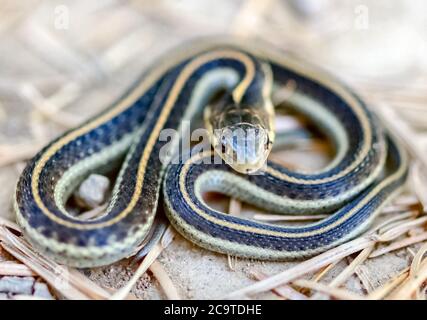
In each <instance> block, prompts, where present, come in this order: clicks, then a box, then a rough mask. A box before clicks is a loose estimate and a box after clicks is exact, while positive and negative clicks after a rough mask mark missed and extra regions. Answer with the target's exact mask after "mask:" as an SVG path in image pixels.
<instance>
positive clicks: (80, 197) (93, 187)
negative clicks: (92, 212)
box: [74, 174, 110, 209]
mask: <svg viewBox="0 0 427 320" xmlns="http://www.w3.org/2000/svg"><path fill="white" fill-rule="evenodd" d="M109 187H110V180H109V179H108V178H107V177H105V176H102V175H100V174H91V175H90V176H89V177H88V178H87V179H86V180H84V181H83V182H82V184H81V185H80V187H79V189H78V190H77V192H75V194H74V199H75V200H76V202H77V204H78V205H79V206H81V207H83V208H86V209H94V208H96V207H99V206H100V205H101V204H102V203H103V202H104V200H105V197H106V195H107V192H108V188H109Z"/></svg>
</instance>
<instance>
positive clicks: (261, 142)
mask: <svg viewBox="0 0 427 320" xmlns="http://www.w3.org/2000/svg"><path fill="white" fill-rule="evenodd" d="M214 134H215V136H216V137H215V138H216V139H215V140H216V141H217V143H216V145H215V151H216V152H217V153H218V154H219V155H220V156H221V158H222V159H223V160H224V161H225V162H226V163H227V164H228V165H229V166H231V167H232V168H233V169H234V170H236V171H237V172H240V173H243V174H250V173H255V172H257V171H258V170H259V169H261V168H262V167H263V166H264V165H265V162H266V160H267V157H268V155H269V153H270V151H271V145H272V142H271V140H270V138H269V133H268V130H267V129H265V128H263V127H261V126H260V125H254V124H251V123H247V122H242V123H239V124H236V125H231V126H227V127H225V128H222V129H219V130H215V133H214Z"/></svg>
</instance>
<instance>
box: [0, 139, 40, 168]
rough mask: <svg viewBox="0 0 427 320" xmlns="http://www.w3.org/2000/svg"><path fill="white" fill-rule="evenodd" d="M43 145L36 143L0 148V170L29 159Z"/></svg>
mask: <svg viewBox="0 0 427 320" xmlns="http://www.w3.org/2000/svg"><path fill="white" fill-rule="evenodd" d="M43 145H44V143H43V142H38V141H37V142H34V143H32V144H28V145H27V144H25V145H19V146H4V145H3V146H0V168H1V167H5V166H8V165H11V164H14V163H16V162H19V161H23V160H27V159H29V158H31V157H32V156H34V155H35V154H36V153H37V151H39V150H40V149H41V147H42V146H43Z"/></svg>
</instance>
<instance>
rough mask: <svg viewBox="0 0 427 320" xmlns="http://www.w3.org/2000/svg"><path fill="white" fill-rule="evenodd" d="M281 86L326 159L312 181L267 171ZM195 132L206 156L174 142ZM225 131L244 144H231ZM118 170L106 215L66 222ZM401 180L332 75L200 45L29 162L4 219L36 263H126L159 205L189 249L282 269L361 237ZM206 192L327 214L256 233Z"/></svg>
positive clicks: (399, 150) (219, 43) (261, 47)
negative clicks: (321, 143)
mask: <svg viewBox="0 0 427 320" xmlns="http://www.w3.org/2000/svg"><path fill="white" fill-rule="evenodd" d="M289 81H292V82H293V83H294V84H295V88H294V90H292V92H290V93H289V94H288V95H287V98H286V103H285V108H289V109H292V110H293V111H295V112H298V113H300V114H302V115H304V116H305V117H307V118H308V119H310V121H311V122H313V124H314V125H315V126H316V127H318V128H319V129H320V130H321V131H322V132H324V133H325V135H326V136H327V137H328V139H330V141H331V143H332V145H333V146H334V148H335V151H336V152H335V156H334V157H333V159H332V160H331V161H330V163H329V164H328V165H326V166H325V167H324V168H322V169H319V170H317V171H314V172H301V171H297V170H292V169H290V168H287V167H285V166H284V165H282V164H281V163H279V162H277V161H274V160H270V159H269V158H268V154H269V152H270V150H271V148H272V146H274V145H275V142H274V141H275V137H276V136H277V139H276V140H278V137H279V136H278V135H277V134H276V133H275V125H274V121H275V118H276V116H275V115H276V110H278V108H279V105H277V104H275V103H274V102H273V100H274V99H273V98H274V94H275V92H279V91H280V90H282V89H283V88H284V87H286V84H287V83H289ZM194 119H196V120H197V119H202V121H204V123H205V124H204V125H205V127H206V130H204V131H203V132H207V135H208V139H209V142H210V143H209V144H207V145H206V144H197V143H196V144H194V143H193V144H192V145H194V147H191V146H189V145H188V143H187V142H186V143H184V142H185V140H186V139H184V138H185V136H188V132H190V128H191V127H192V126H193V125H194V123H197V121H198V120H197V121H196V120H194ZM224 128H226V129H236V128H237V129H242V130H243V131H244V132H249V129H250V130H252V133H253V135H252V136H251V137H250V138H247V136H244V137H243V138H242V137H237V138H236V137H235V136H233V135H232V136H227V135H225V134H224ZM232 131H233V130H232ZM194 132H195V131H194ZM196 136H197V134H196ZM187 138H188V137H187ZM199 138H200V137H196V139H199ZM284 139H285V140H286V135H285V136H284ZM187 140H188V139H187ZM249 142H250V143H249ZM185 144H187V145H185ZM249 145H250V146H249ZM248 146H249V147H248ZM239 159H240V160H239ZM117 163H119V164H120V168H119V170H118V175H117V178H116V181H115V184H114V187H113V189H112V191H111V197H110V199H109V201H108V206H107V209H106V210H105V212H104V213H103V214H101V215H100V216H98V217H95V218H92V219H89V220H83V219H81V218H79V216H78V215H74V214H72V213H71V212H70V210H69V208H68V207H67V200H68V199H69V198H70V197H71V195H72V193H73V190H75V189H76V188H77V187H78V185H79V184H80V183H81V182H82V181H83V180H84V179H85V178H87V177H88V175H89V174H91V173H93V172H105V171H108V170H111V168H112V167H113V166H117ZM407 168H408V160H407V155H406V152H405V150H404V148H403V147H402V146H401V144H400V143H399V142H398V140H397V139H396V138H395V137H394V136H393V135H392V133H390V132H389V131H387V129H386V128H385V126H383V124H382V123H381V121H380V120H379V118H378V117H377V116H376V115H375V113H374V112H373V111H372V110H371V109H370V108H369V107H368V106H367V105H366V103H365V102H364V101H363V100H362V99H361V98H360V97H359V96H358V95H356V94H355V93H354V92H353V91H352V90H351V89H350V88H349V87H347V86H346V85H345V84H343V82H342V81H341V80H338V79H336V78H335V77H334V76H332V75H330V73H329V72H327V71H324V70H323V69H321V68H319V67H317V66H314V65H312V64H311V63H309V62H307V61H304V60H303V59H301V58H299V57H298V55H297V54H295V53H292V52H284V51H282V50H280V49H277V48H275V47H274V46H273V45H271V44H268V43H264V42H260V41H240V40H236V39H232V40H225V39H201V40H200V39H199V40H194V41H192V42H190V43H186V44H184V45H182V46H178V47H177V48H174V49H172V50H170V51H169V52H167V53H165V54H163V55H162V56H161V57H160V58H157V59H156V60H155V61H154V62H153V63H152V64H150V67H149V68H147V69H146V70H145V71H144V73H143V74H142V75H141V76H139V78H138V79H137V80H136V81H135V82H134V83H133V85H132V86H131V87H130V88H128V89H127V90H126V91H125V92H124V93H123V94H122V95H121V96H120V97H119V98H118V99H117V100H116V101H114V102H113V103H111V105H109V106H108V107H107V108H105V109H104V110H103V111H102V112H100V113H99V114H97V115H96V116H93V117H92V118H90V119H89V120H87V121H85V122H84V123H82V124H81V125H79V126H77V127H76V128H73V129H70V130H68V131H66V132H65V133H63V134H62V135H60V136H59V137H57V138H56V139H54V140H53V141H51V142H50V143H49V144H48V145H46V146H45V147H44V148H43V149H42V150H41V151H40V152H38V153H37V154H36V155H35V156H34V157H33V158H32V159H31V160H30V161H29V162H28V163H27V165H26V167H25V169H24V170H23V172H22V174H21V175H20V177H19V180H18V182H17V185H16V192H15V197H14V208H15V213H16V220H17V222H18V224H19V225H20V226H21V228H22V231H23V234H24V236H25V238H26V239H27V240H28V241H29V242H30V243H31V244H32V245H33V246H34V247H35V248H36V249H37V250H38V251H39V252H41V253H43V254H46V255H47V256H49V257H51V258H52V259H53V260H55V261H57V262H59V263H63V264H66V265H70V266H75V267H95V266H102V265H107V264H111V263H113V262H115V261H118V260H120V259H123V258H126V257H129V256H131V255H132V254H134V253H135V250H137V248H138V246H139V245H140V244H141V243H142V242H143V241H144V239H146V238H147V236H148V235H149V233H150V229H151V228H152V226H153V221H154V218H155V215H156V212H157V211H158V209H159V208H158V207H159V203H163V207H164V211H165V213H166V216H167V218H168V220H169V221H170V223H171V225H172V226H173V227H174V228H175V229H176V230H177V231H178V232H179V233H180V234H181V235H182V236H183V237H184V238H186V239H188V240H190V241H191V242H193V243H194V244H196V245H198V246H201V247H203V248H206V249H208V250H212V251H215V252H219V253H223V254H229V255H235V256H240V257H246V258H252V259H260V260H273V261H286V260H291V259H299V258H304V257H309V256H312V255H315V254H317V253H320V252H323V251H325V250H327V249H328V248H332V247H335V246H338V245H339V244H341V243H344V242H346V241H349V240H350V239H352V238H354V237H356V236H357V235H359V234H361V233H362V232H364V231H365V230H366V229H367V228H368V226H369V225H370V224H371V223H372V222H373V220H374V219H375V217H376V216H377V215H378V214H379V213H380V211H381V209H382V208H383V207H384V205H385V204H386V203H387V202H388V201H390V199H392V197H394V196H395V195H397V194H398V193H399V192H400V190H401V189H402V187H403V185H404V182H405V180H406V176H407V171H408V169H407ZM205 192H220V193H223V194H226V195H228V196H230V197H233V198H236V199H240V200H241V201H244V202H247V203H249V204H252V205H255V206H256V207H259V208H262V209H263V210H265V211H267V212H272V213H277V214H295V215H299V214H325V213H328V215H327V217H326V218H323V219H321V220H319V221H315V222H312V223H308V224H304V225H284V224H272V223H266V222H262V221H259V220H258V221H257V220H254V219H250V218H246V217H244V216H235V215H230V214H227V213H224V212H221V211H219V210H216V209H215V208H213V207H212V206H211V205H209V204H208V203H207V201H206V199H205V198H204V194H205Z"/></svg>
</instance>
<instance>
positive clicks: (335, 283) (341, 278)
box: [329, 245, 374, 287]
mask: <svg viewBox="0 0 427 320" xmlns="http://www.w3.org/2000/svg"><path fill="white" fill-rule="evenodd" d="M373 248H374V246H373V245H372V246H369V247H366V248H365V249H363V250H362V251H361V252H360V253H359V254H358V255H357V257H356V258H355V259H354V260H353V261H352V262H351V263H350V264H349V265H348V266H347V267H346V268H345V269H344V270H343V271H341V273H340V274H339V275H338V276H336V277H335V278H334V279H333V280H332V281H331V282H330V283H329V286H331V287H339V286H341V285H343V284H344V283H345V282H346V281H347V280H348V278H350V277H351V276H352V275H353V274H354V272H355V271H356V269H357V268H358V267H359V266H360V265H361V264H362V263H363V262H364V261H365V260H366V259H367V258H368V257H369V254H370V253H371V252H372V250H373Z"/></svg>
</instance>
